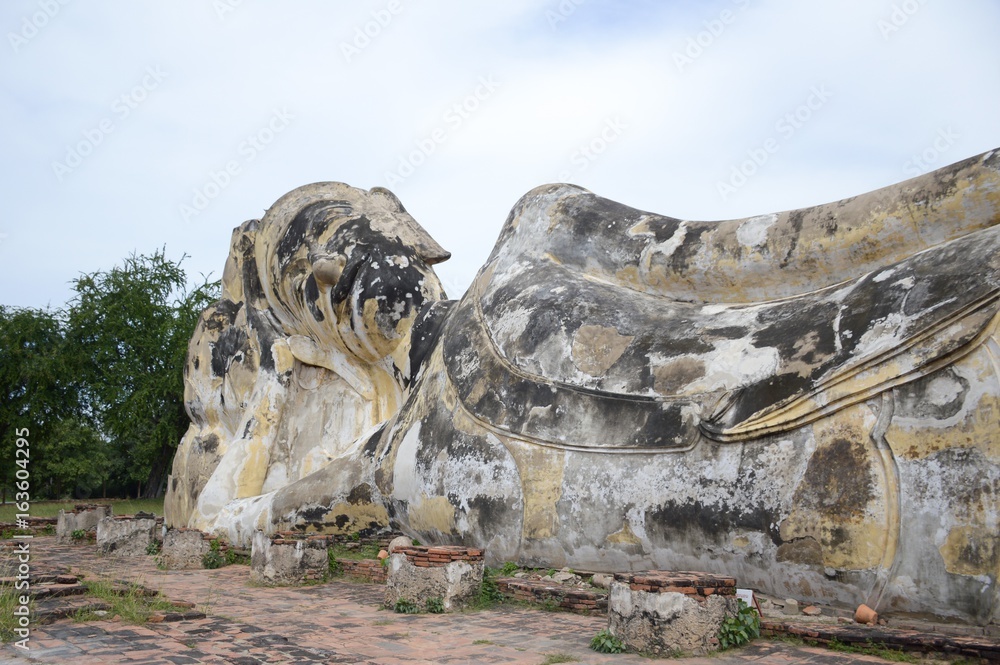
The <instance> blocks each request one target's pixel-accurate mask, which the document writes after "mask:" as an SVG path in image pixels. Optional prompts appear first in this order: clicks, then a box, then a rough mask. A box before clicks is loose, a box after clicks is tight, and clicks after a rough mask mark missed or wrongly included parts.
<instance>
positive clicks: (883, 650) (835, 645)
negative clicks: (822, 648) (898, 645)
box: [826, 638, 920, 663]
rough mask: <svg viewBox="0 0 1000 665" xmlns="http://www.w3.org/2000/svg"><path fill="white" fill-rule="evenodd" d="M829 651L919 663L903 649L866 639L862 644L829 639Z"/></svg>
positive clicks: (918, 660)
mask: <svg viewBox="0 0 1000 665" xmlns="http://www.w3.org/2000/svg"><path fill="white" fill-rule="evenodd" d="M826 647H827V648H828V649H830V650H831V651H840V652H842V653H856V654H861V655H864V656H875V657H877V658H882V659H883V660H892V661H895V662H897V663H919V662H920V659H918V658H917V657H916V656H914V655H913V654H910V653H906V652H905V651H900V650H899V649H893V648H891V647H887V646H886V645H884V644H882V643H881V642H872V641H871V640H868V641H867V642H865V643H864V644H844V643H843V642H840V641H838V640H837V639H836V638H834V639H832V640H830V643H829V644H827V645H826Z"/></svg>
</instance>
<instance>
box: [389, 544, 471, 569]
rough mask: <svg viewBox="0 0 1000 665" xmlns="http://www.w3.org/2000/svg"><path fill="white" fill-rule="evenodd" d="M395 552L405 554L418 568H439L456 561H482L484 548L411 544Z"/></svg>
mask: <svg viewBox="0 0 1000 665" xmlns="http://www.w3.org/2000/svg"><path fill="white" fill-rule="evenodd" d="M393 553H394V554H403V555H405V556H406V558H407V559H408V560H409V562H410V563H412V564H413V565H414V566H417V567H418V568H437V567H442V566H447V565H448V564H449V563H452V562H454V561H468V562H469V563H482V562H483V550H482V549H480V548H477V547H462V546H461V545H441V546H439V547H423V546H418V545H411V546H410V547H398V548H396V550H395V551H394V552H393Z"/></svg>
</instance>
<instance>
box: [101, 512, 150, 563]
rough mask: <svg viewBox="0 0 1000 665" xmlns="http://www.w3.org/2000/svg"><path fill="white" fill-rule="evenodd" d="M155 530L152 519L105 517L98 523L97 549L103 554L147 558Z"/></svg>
mask: <svg viewBox="0 0 1000 665" xmlns="http://www.w3.org/2000/svg"><path fill="white" fill-rule="evenodd" d="M155 530H156V519H154V518H152V517H149V518H138V519H136V518H131V517H126V518H123V517H105V518H103V519H101V521H100V522H98V523H97V548H98V549H99V550H100V552H101V553H102V554H110V555H114V556H145V555H146V550H147V548H148V547H149V544H150V543H151V542H153V539H154V533H155Z"/></svg>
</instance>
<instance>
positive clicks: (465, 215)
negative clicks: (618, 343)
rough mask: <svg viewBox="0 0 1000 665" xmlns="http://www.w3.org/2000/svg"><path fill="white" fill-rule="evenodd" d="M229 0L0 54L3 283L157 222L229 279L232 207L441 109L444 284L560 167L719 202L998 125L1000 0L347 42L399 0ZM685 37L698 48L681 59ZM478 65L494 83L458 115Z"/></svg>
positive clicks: (772, 200)
mask: <svg viewBox="0 0 1000 665" xmlns="http://www.w3.org/2000/svg"><path fill="white" fill-rule="evenodd" d="M233 4H235V5H238V6H236V7H235V8H234V9H233V11H232V12H228V13H226V14H225V16H224V18H221V19H220V18H219V16H218V15H217V14H216V11H215V10H214V9H213V7H212V3H211V2H201V1H196V0H176V1H172V2H170V3H169V4H168V3H156V2H150V1H146V2H137V1H134V0H128V1H126V0H91V1H88V2H87V3H83V2H68V3H67V4H65V5H64V6H62V8H61V9H60V11H59V12H58V14H57V15H55V16H53V17H52V18H51V20H50V21H49V22H48V23H47V25H45V26H44V27H42V28H41V29H39V30H38V31H37V35H35V36H33V37H32V38H31V39H30V40H28V41H27V43H25V44H22V45H21V46H20V47H19V48H18V50H17V52H16V53H15V52H14V49H13V48H8V49H7V50H6V52H5V53H3V55H2V56H0V57H2V64H0V82H2V85H3V89H4V91H5V93H6V94H5V95H3V96H2V97H0V115H2V117H3V118H5V120H6V123H5V126H4V130H5V131H4V153H5V160H4V163H5V167H4V168H5V172H4V174H3V176H4V177H3V178H2V179H0V195H2V200H3V201H4V203H5V204H6V210H5V213H6V217H7V219H6V221H5V222H4V223H3V224H2V228H3V230H4V232H5V233H7V234H8V237H6V238H4V240H3V242H2V243H0V303H3V304H12V305H31V306H41V305H45V304H46V303H51V304H54V305H59V304H61V303H62V302H64V301H65V300H66V299H67V297H68V296H69V294H70V291H69V285H68V282H69V280H70V279H72V278H73V277H74V276H76V275H77V274H78V273H79V272H80V271H93V270H97V269H103V268H108V267H110V266H111V265H113V264H115V263H116V262H118V261H119V260H120V259H121V258H123V257H124V256H126V255H127V254H128V253H129V252H131V251H133V250H137V251H140V252H150V251H152V250H154V249H156V248H159V247H161V246H163V245H164V244H165V245H166V247H167V252H168V255H169V256H173V257H179V256H180V255H181V254H182V253H185V252H186V253H187V254H189V255H190V256H191V258H190V259H189V260H188V261H187V263H186V264H185V265H186V267H187V268H188V270H189V272H190V273H191V274H192V275H196V274H197V273H199V272H206V273H207V272H214V273H215V275H216V276H218V275H219V273H220V272H221V269H222V265H223V262H224V260H225V254H226V251H227V248H228V242H229V234H230V231H231V229H232V228H233V227H234V226H236V225H237V224H239V223H240V222H242V221H243V220H245V219H248V218H251V217H259V216H260V215H261V214H262V213H263V211H264V209H266V208H267V206H269V205H270V204H271V203H272V202H273V201H274V200H275V199H276V198H277V197H278V196H280V195H281V194H283V193H284V192H285V191H287V190H289V189H291V188H293V187H296V186H298V185H301V184H305V183H307V182H313V181H317V180H341V181H345V182H348V183H350V184H352V185H356V186H360V187H372V186H375V185H384V184H385V177H386V175H385V174H386V172H387V171H391V170H393V169H395V168H396V167H397V165H398V163H399V159H400V157H401V156H404V157H405V156H406V155H408V154H409V153H410V152H411V151H412V150H414V148H415V142H418V141H421V140H422V139H426V137H428V136H430V135H431V132H432V131H433V130H434V129H435V128H437V127H439V126H442V125H444V126H446V127H448V129H449V131H448V133H447V135H446V137H445V139H444V140H443V141H442V142H440V143H439V144H438V145H437V147H436V149H435V151H434V153H433V154H432V155H430V156H429V157H427V158H426V160H424V163H423V164H422V165H421V166H420V167H419V168H418V169H416V171H415V173H414V174H413V175H412V176H410V177H408V178H406V179H405V181H403V182H402V183H399V184H398V185H396V186H394V187H393V189H394V190H395V191H396V192H397V194H399V196H400V197H401V198H402V200H403V202H404V204H405V205H406V206H407V208H408V209H410V210H411V212H413V214H414V216H415V217H416V218H417V219H418V220H419V221H421V223H423V224H424V225H425V226H426V227H427V228H428V230H430V232H431V233H432V234H433V235H434V236H435V237H437V238H438V239H439V241H440V242H441V243H442V244H443V245H444V246H445V247H447V248H449V249H450V250H451V251H452V252H453V254H454V258H453V259H452V260H451V261H449V262H448V263H445V264H442V265H441V266H440V267H439V272H440V273H441V274H442V276H443V277H444V279H445V281H446V283H448V284H450V285H451V288H450V291H451V292H452V294H453V295H457V293H455V292H456V291H460V290H461V289H462V288H464V287H465V286H466V285H467V284H468V282H469V280H470V279H471V278H472V276H473V274H474V273H475V271H476V269H478V267H479V266H480V265H481V264H482V262H483V261H484V260H485V258H486V256H487V255H488V254H489V251H490V250H491V248H492V244H493V242H494V240H495V238H496V236H497V233H498V232H499V228H500V225H501V224H502V223H503V221H504V219H505V218H506V215H507V212H508V211H509V209H510V207H511V206H512V205H513V204H514V202H515V201H516V200H517V198H518V197H519V196H520V195H521V194H523V193H524V192H526V191H527V190H529V189H530V188H532V187H533V186H535V185H538V184H541V183H543V182H548V181H551V180H553V179H555V178H556V177H558V175H559V174H560V173H563V172H565V171H569V172H570V175H571V178H570V179H571V180H572V181H574V182H577V183H578V184H581V185H583V186H585V187H588V188H589V189H591V190H593V191H595V192H597V193H599V194H602V195H604V196H607V197H609V198H613V199H616V200H620V201H622V202H624V203H628V204H630V205H634V206H636V207H639V208H642V209H646V210H653V211H656V212H661V213H664V214H668V215H674V216H678V217H686V218H692V219H717V218H726V217H738V216H750V215H757V214H763V213H768V212H774V211H779V210H784V209H788V208H791V207H798V206H804V205H810V204H815V203H820V202H823V201H828V200H834V199H837V198H841V197H845V196H850V195H854V194H859V193H861V192H864V191H868V190H871V189H874V188H877V187H880V186H883V185H887V184H890V183H892V182H896V181H899V180H903V179H905V178H907V177H909V175H910V174H908V173H906V171H905V164H906V163H907V160H909V159H910V158H911V156H912V155H914V154H918V153H920V152H921V151H924V150H925V149H927V148H928V147H929V146H931V145H933V142H934V140H935V137H936V136H937V135H938V132H939V131H941V130H942V129H943V128H946V127H951V128H953V131H954V133H955V134H957V135H958V138H957V139H956V140H955V141H954V142H953V145H950V146H949V147H948V149H947V151H945V152H943V153H941V154H940V156H939V158H938V159H939V163H936V164H935V166H943V165H945V164H947V163H951V162H953V161H957V160H959V159H962V158H965V157H968V156H971V155H974V154H977V153H980V152H984V151H987V150H989V149H992V148H994V147H997V146H998V145H1000V128H998V127H997V126H996V122H995V109H996V108H997V106H998V102H1000V70H998V69H997V68H996V66H995V64H996V62H997V61H998V56H1000V44H998V43H997V42H996V41H995V40H994V39H993V36H992V34H991V30H992V27H991V26H996V25H997V19H998V18H1000V8H998V7H997V6H996V5H995V3H991V2H988V1H987V0H970V1H969V2H964V3H961V4H960V5H955V4H954V3H953V4H950V5H949V4H946V3H939V2H927V1H926V0H925V1H924V2H919V0H908V3H904V2H901V1H900V0H896V2H892V1H883V0H877V1H874V2H873V1H871V0H865V1H862V0H847V1H840V2H834V1H833V0H828V1H824V2H810V3H801V2H799V3H796V2H793V1H792V0H770V1H768V0H761V1H757V0H725V1H719V2H712V3H653V2H645V1H639V0H635V1H633V2H617V1H611V0H586V1H585V2H581V3H579V4H578V5H574V6H575V7H576V9H575V10H574V11H572V12H571V13H569V14H568V15H566V16H565V20H562V21H559V22H558V23H556V24H554V27H553V25H550V17H549V16H547V12H550V11H558V8H559V5H560V3H559V2H558V1H550V2H538V1H531V0H520V1H516V2H505V3H482V4H472V3H468V2H465V3H462V2H458V0H440V1H438V2H430V1H422V2H419V3H417V2H412V0H400V5H399V7H400V9H399V11H398V12H397V13H396V14H395V15H393V16H392V19H391V21H389V22H388V23H387V24H386V25H384V26H380V27H379V29H378V30H377V31H376V30H370V32H377V33H378V34H377V35H375V36H373V37H371V38H370V43H369V44H368V45H367V46H365V48H363V49H362V50H361V51H360V53H359V54H356V55H354V56H353V57H352V58H350V62H348V61H347V60H348V59H347V58H346V57H345V55H344V49H343V47H342V44H344V43H348V44H350V43H351V42H352V40H353V39H354V37H355V35H356V32H355V31H356V29H358V28H360V29H362V30H364V29H365V27H366V24H367V23H369V22H370V21H372V20H375V19H373V17H372V12H382V11H384V10H385V9H386V8H387V7H388V0H383V1H372V2H358V3H329V2H321V1H319V0H309V1H302V0H300V1H297V2H296V1H288V0H286V1H283V2H281V3H278V2H269V3H265V2H262V1H260V0H258V1H256V2H254V1H252V0H243V2H240V3H235V2H234V3H233ZM904 4H906V5H907V7H910V6H911V5H912V6H915V7H919V9H918V10H917V11H915V12H912V13H911V14H912V15H911V14H907V17H906V20H905V22H903V24H902V25H900V26H899V29H898V30H895V31H892V32H891V33H890V34H889V35H888V36H885V35H884V30H880V28H879V21H880V20H886V19H889V20H891V18H892V16H893V12H894V9H893V7H894V5H895V6H897V7H900V6H902V5H904ZM37 10H38V0H24V1H17V2H14V1H11V2H7V3H4V5H3V6H2V8H0V25H2V26H4V28H5V30H4V32H5V34H6V33H10V32H13V33H15V34H17V33H18V31H19V30H20V29H21V27H22V25H23V20H24V17H26V16H27V17H31V16H32V15H33V14H34V13H35V12H36V11H37ZM725 10H728V11H731V12H732V15H731V18H732V20H728V21H724V20H723V19H728V18H730V15H723V11H725ZM381 16H383V18H384V14H382V15H381ZM377 18H378V17H376V19H377ZM717 21H723V23H724V29H723V30H721V31H719V30H718V27H719V24H718V23H717ZM712 30H715V32H716V33H718V34H712ZM706 31H708V32H707V33H706ZM705 34H708V37H706V36H705ZM689 39H694V40H698V39H700V40H701V42H702V43H703V44H705V46H702V48H701V53H700V54H699V55H698V57H697V58H694V59H693V61H692V62H691V63H689V64H687V65H685V66H684V67H683V68H679V67H678V65H677V62H676V58H675V54H677V53H683V52H684V51H685V48H686V47H687V45H688V44H689V42H688V40H689ZM8 41H9V37H8ZM8 46H9V44H8ZM157 66H158V67H161V68H162V69H163V70H164V71H165V72H167V73H168V76H167V77H166V78H165V79H164V80H163V82H162V84H161V85H158V86H157V87H156V89H154V90H152V91H150V92H149V95H148V98H147V99H144V100H143V101H142V103H141V105H139V106H138V108H136V109H134V113H131V114H130V115H129V116H128V117H124V118H122V117H118V116H117V115H115V114H114V112H113V111H112V110H111V104H112V102H113V101H114V100H115V99H116V98H119V97H120V96H121V95H122V94H128V93H129V91H130V90H132V89H133V88H134V86H136V85H137V84H140V83H141V81H142V79H143V76H144V72H145V71H146V68H147V67H157ZM483 76H486V77H489V76H493V77H495V79H496V80H497V81H498V82H499V83H500V87H499V88H498V89H497V90H496V91H495V92H494V93H492V94H490V95H489V97H488V98H486V99H484V100H482V101H481V104H479V106H478V108H477V109H476V110H475V111H474V112H470V113H469V115H468V117H467V118H463V122H462V123H461V124H460V125H459V126H454V125H447V121H446V120H445V115H444V114H445V113H446V112H447V111H448V109H449V108H451V106H452V105H454V104H455V103H459V102H461V101H462V100H463V99H465V98H466V97H468V96H469V95H471V94H474V92H475V90H476V87H477V86H478V85H479V83H478V82H479V79H480V77H483ZM817 85H826V86H828V87H829V89H830V90H831V91H832V93H833V96H832V98H831V99H830V100H829V101H828V102H827V103H825V104H824V105H823V106H822V107H821V108H820V109H819V110H817V111H816V112H815V113H814V114H813V115H812V117H811V118H810V119H809V121H808V122H807V123H804V124H803V126H802V127H801V129H800V130H797V131H796V132H795V134H794V135H793V136H791V137H789V138H787V140H784V141H783V142H782V143H781V145H780V149H779V150H778V152H776V153H775V154H773V155H772V156H771V157H770V158H769V159H768V161H767V162H766V163H765V164H764V165H763V166H761V167H760V168H759V170H758V172H757V173H756V174H755V175H754V176H753V177H752V178H751V179H749V181H748V182H747V183H746V184H745V185H744V186H742V187H740V188H739V190H738V191H737V193H736V194H734V195H732V196H730V197H728V198H727V199H725V200H723V199H722V198H721V197H720V196H719V195H718V193H717V184H718V182H720V181H722V180H724V179H725V178H727V176H728V175H729V174H730V171H731V169H732V168H733V167H734V166H737V165H739V164H740V162H741V161H742V160H745V159H746V154H747V151H748V150H752V149H754V148H755V147H756V146H759V145H761V144H762V142H763V141H765V140H766V139H768V138H769V137H772V136H774V135H775V134H776V132H777V130H776V123H777V122H778V120H779V119H780V118H782V116H783V115H784V114H786V113H789V112H794V111H795V109H796V108H797V107H798V106H799V105H800V104H802V103H803V102H804V100H806V99H807V97H808V95H809V94H810V90H811V88H812V87H813V86H817ZM275 109H287V110H288V112H290V113H291V114H293V115H294V120H293V121H292V122H290V123H289V125H288V127H287V129H285V130H283V131H282V132H281V133H280V134H277V135H275V136H274V139H273V141H272V142H271V143H269V144H267V146H266V149H265V150H262V151H260V152H259V153H258V154H257V155H256V157H255V158H254V159H253V160H252V161H248V160H247V159H246V157H245V155H244V154H243V153H241V151H240V146H241V144H242V143H243V142H244V141H245V140H246V139H247V137H248V136H249V135H252V134H254V133H257V132H259V131H261V130H262V128H264V127H266V126H267V123H268V121H269V118H270V117H271V116H272V114H273V113H274V111H275ZM105 118H111V119H112V120H113V121H114V131H113V132H112V133H110V134H108V135H107V136H105V137H104V140H103V141H102V142H101V143H100V144H99V145H96V146H94V149H93V151H92V154H89V155H88V156H86V158H85V159H84V160H83V162H82V164H81V165H80V166H79V167H78V168H76V169H74V170H73V171H72V173H70V174H69V175H67V176H66V177H65V178H64V179H63V181H62V182H60V181H59V180H58V179H57V177H56V176H55V175H54V173H53V169H52V163H53V162H54V161H57V160H61V159H63V158H64V157H65V153H66V151H67V146H69V147H73V146H74V145H75V144H77V143H78V142H79V141H81V140H84V139H85V134H84V133H85V132H87V131H88V130H91V129H92V128H94V127H98V126H99V123H100V122H101V121H102V120H103V119H105ZM615 118H621V119H622V120H623V122H624V123H626V124H627V127H626V128H625V129H624V130H623V131H621V132H620V134H619V135H616V136H615V139H614V141H613V142H610V143H608V144H607V146H606V149H604V150H603V151H602V152H601V153H600V154H599V155H598V156H597V157H596V158H595V159H592V160H591V159H584V160H582V161H581V160H580V159H579V150H580V148H581V146H587V145H589V144H590V143H591V142H593V141H596V140H598V139H599V137H600V136H601V133H602V131H603V129H604V128H605V126H606V123H607V122H608V121H609V120H610V119H615ZM598 145H599V143H598ZM575 158H576V159H575ZM234 160H235V161H237V162H238V163H239V165H240V167H241V168H240V171H239V174H238V175H237V176H235V177H233V178H232V179H231V181H230V182H229V183H228V184H227V186H226V187H225V188H223V189H222V190H221V191H220V192H219V193H218V196H217V197H215V198H214V199H213V200H212V201H211V204H210V205H209V206H208V207H207V208H206V209H205V210H204V211H203V212H201V213H200V214H199V215H198V216H197V217H194V218H192V219H190V220H189V221H185V220H184V219H183V218H182V216H181V215H180V214H179V212H178V211H179V207H180V206H181V205H182V204H186V203H190V202H191V200H192V198H193V196H194V190H195V189H199V188H200V189H204V186H205V184H206V183H207V182H210V181H211V177H212V173H213V172H214V171H218V170H219V169H223V168H225V166H226V164H227V162H230V161H234ZM583 163H586V168H582V166H581V165H582V164H583Z"/></svg>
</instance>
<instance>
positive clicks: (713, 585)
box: [615, 570, 736, 602]
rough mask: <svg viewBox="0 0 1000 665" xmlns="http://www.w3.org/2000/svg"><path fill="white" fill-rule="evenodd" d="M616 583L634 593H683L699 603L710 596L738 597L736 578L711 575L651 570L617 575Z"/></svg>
mask: <svg viewBox="0 0 1000 665" xmlns="http://www.w3.org/2000/svg"><path fill="white" fill-rule="evenodd" d="M615 581H617V582H622V583H625V584H628V585H629V588H631V589H632V591H646V592H649V593H682V594H684V595H685V596H688V597H690V598H693V599H694V600H697V601H699V602H705V599H706V598H707V597H708V596H712V595H715V594H718V595H720V596H735V595H736V578H734V577H723V576H719V575H711V574H709V573H693V572H683V571H681V572H672V571H667V570H650V571H646V572H641V573H615Z"/></svg>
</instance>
